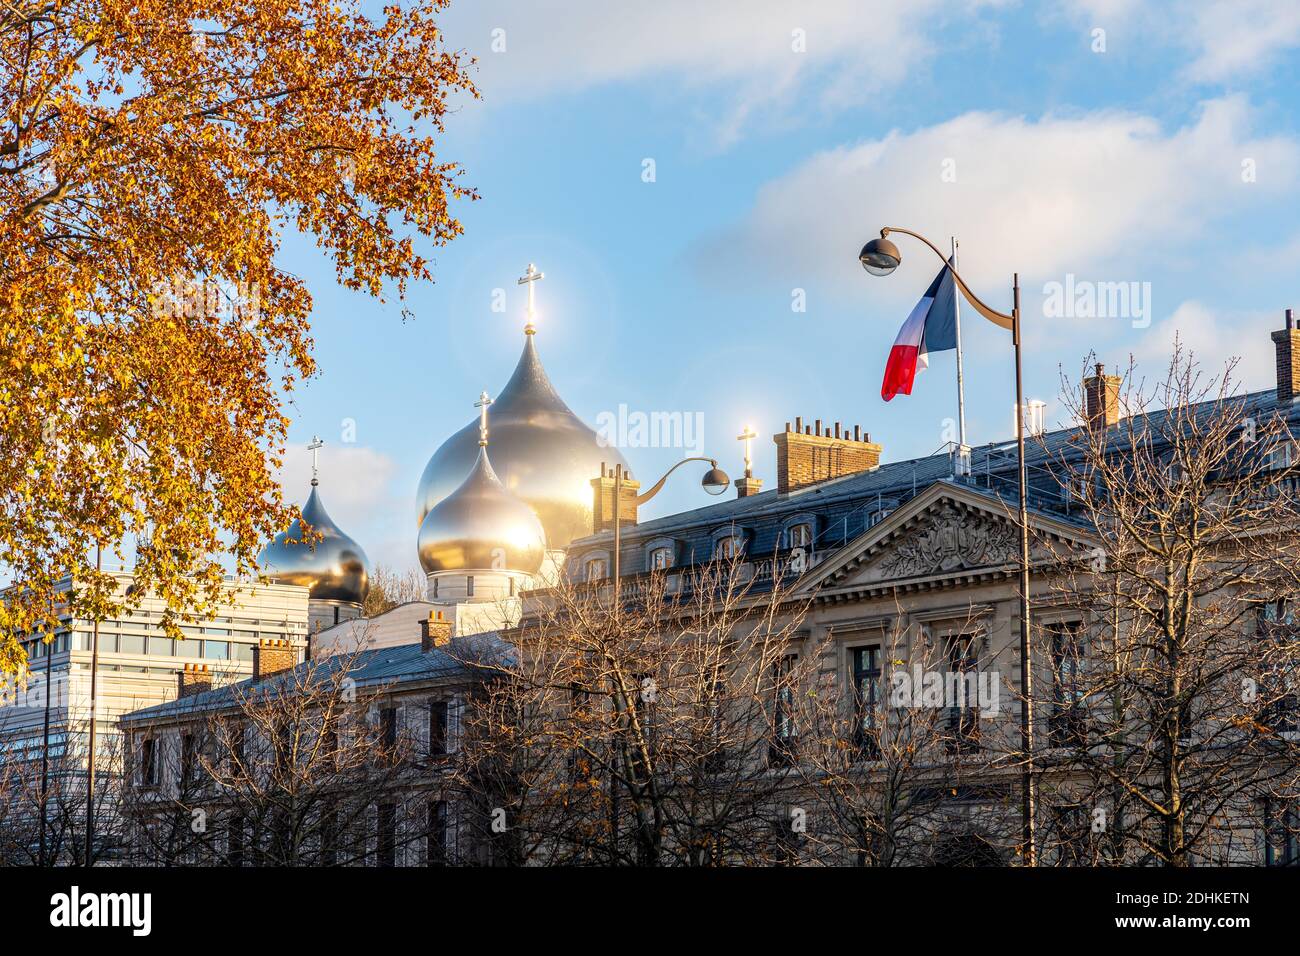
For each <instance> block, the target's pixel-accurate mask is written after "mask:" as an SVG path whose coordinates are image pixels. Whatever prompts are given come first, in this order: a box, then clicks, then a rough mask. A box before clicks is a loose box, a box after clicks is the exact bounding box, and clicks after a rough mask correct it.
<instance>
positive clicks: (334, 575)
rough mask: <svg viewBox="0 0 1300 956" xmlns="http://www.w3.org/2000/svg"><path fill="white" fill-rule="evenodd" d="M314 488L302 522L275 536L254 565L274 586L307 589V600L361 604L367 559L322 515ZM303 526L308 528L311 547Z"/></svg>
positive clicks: (367, 583) (367, 574)
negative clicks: (280, 585) (304, 522)
mask: <svg viewBox="0 0 1300 956" xmlns="http://www.w3.org/2000/svg"><path fill="white" fill-rule="evenodd" d="M317 484H318V482H317V481H316V479H315V478H313V479H312V482H311V486H312V487H311V496H310V497H309V498H308V499H307V504H306V505H304V506H303V509H302V519H299V520H295V521H294V522H293V524H291V525H289V528H288V530H286V531H281V532H280V533H279V534H277V535H276V536H275V538H274V540H272V541H271V543H270V544H268V545H267V546H266V547H265V548H263V549H262V553H261V554H259V555H258V556H257V564H258V566H259V567H260V568H262V569H263V573H264V574H265V576H266V577H267V578H270V579H271V580H273V581H276V582H278V583H280V584H298V585H302V586H303V587H307V588H310V589H311V593H310V597H311V599H312V600H316V601H347V602H351V603H354V604H360V603H361V602H362V601H364V600H365V598H366V592H367V591H369V590H370V559H369V558H367V557H366V553H365V552H364V551H363V550H361V545H359V544H357V543H356V542H355V541H353V540H352V539H351V538H349V537H348V536H347V535H346V534H344V533H343V532H342V531H341V530H340V529H339V526H338V525H336V524H335V523H334V519H333V518H331V517H330V516H329V514H328V513H327V512H326V511H325V506H324V505H323V504H321V500H320V494H319V493H318V492H317V490H316V486H317ZM303 521H306V523H307V524H308V525H310V526H311V532H312V540H310V541H309V540H307V539H306V532H304V530H303V527H302V525H303ZM317 534H319V535H321V537H320V538H319V539H317V538H315V535H317Z"/></svg>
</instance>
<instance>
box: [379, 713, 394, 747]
mask: <svg viewBox="0 0 1300 956" xmlns="http://www.w3.org/2000/svg"><path fill="white" fill-rule="evenodd" d="M379 728H380V731H379V732H380V739H381V740H382V741H383V744H384V746H385V747H387V748H389V750H390V751H391V750H392V748H394V747H396V746H397V708H396V707H385V708H384V709H383V710H381V711H380V712H379Z"/></svg>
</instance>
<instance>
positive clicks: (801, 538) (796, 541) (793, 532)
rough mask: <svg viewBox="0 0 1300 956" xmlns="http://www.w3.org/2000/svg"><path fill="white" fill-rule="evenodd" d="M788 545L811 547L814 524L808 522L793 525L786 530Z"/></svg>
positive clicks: (790, 546) (791, 546)
mask: <svg viewBox="0 0 1300 956" xmlns="http://www.w3.org/2000/svg"><path fill="white" fill-rule="evenodd" d="M785 543H786V547H789V548H811V547H812V543H813V536H812V525H810V524H808V523H807V522H801V523H799V524H795V525H791V526H790V527H789V528H787V529H786V532H785Z"/></svg>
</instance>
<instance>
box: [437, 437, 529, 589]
mask: <svg viewBox="0 0 1300 956" xmlns="http://www.w3.org/2000/svg"><path fill="white" fill-rule="evenodd" d="M495 430H496V429H495V426H494V428H493V431H494V432H495ZM493 447H495V443H494V445H493ZM419 550H420V566H421V567H423V568H424V570H425V571H427V572H429V573H430V574H432V573H434V572H436V571H522V572H524V573H525V574H536V573H537V571H538V569H539V568H541V566H542V559H543V557H544V556H545V553H546V534H545V532H544V531H543V529H542V523H541V521H539V520H538V518H537V515H536V514H535V513H534V512H533V509H532V508H530V507H528V505H526V504H524V502H523V501H521V500H520V499H519V498H517V497H515V496H514V495H512V494H511V493H510V492H508V491H507V490H506V489H505V486H504V485H503V484H502V483H501V480H500V479H499V478H498V477H497V475H496V472H495V471H493V470H492V463H491V462H490V461H489V460H488V456H487V447H486V445H483V444H481V445H479V446H478V458H477V459H476V460H475V462H474V466H473V468H471V469H470V472H469V477H467V478H466V479H465V480H464V481H463V482H461V484H460V487H459V488H457V489H456V490H455V491H453V492H452V493H451V494H449V495H447V497H445V498H443V499H442V500H441V501H439V502H438V503H437V504H436V505H434V506H433V508H432V509H431V510H430V511H429V513H428V514H426V515H425V516H424V520H423V521H422V522H421V523H420V537H419Z"/></svg>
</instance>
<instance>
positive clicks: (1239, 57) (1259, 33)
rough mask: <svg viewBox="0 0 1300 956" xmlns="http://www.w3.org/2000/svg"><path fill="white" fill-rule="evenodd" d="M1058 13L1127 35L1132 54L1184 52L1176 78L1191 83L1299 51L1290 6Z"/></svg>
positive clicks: (1242, 0)
mask: <svg viewBox="0 0 1300 956" xmlns="http://www.w3.org/2000/svg"><path fill="white" fill-rule="evenodd" d="M1063 8H1064V10H1065V11H1066V12H1067V14H1068V15H1070V16H1071V17H1072V18H1073V19H1074V20H1075V22H1077V23H1080V24H1083V25H1086V26H1090V27H1091V26H1102V27H1106V28H1107V29H1110V30H1112V31H1113V30H1115V29H1124V30H1127V31H1129V32H1130V33H1131V34H1132V39H1133V43H1132V44H1131V46H1132V47H1133V48H1135V49H1136V48H1137V47H1138V46H1139V44H1142V45H1150V44H1152V43H1155V44H1159V43H1165V42H1168V43H1172V44H1174V45H1175V46H1178V47H1181V48H1183V49H1185V50H1188V51H1189V52H1190V53H1191V54H1192V57H1193V59H1192V61H1191V62H1190V63H1189V64H1188V65H1187V66H1186V67H1185V68H1184V70H1183V71H1182V73H1183V76H1184V78H1186V79H1187V80H1190V81H1192V82H1196V83H1224V82H1227V81H1230V80H1234V79H1239V78H1242V77H1246V76H1251V75H1257V74H1259V73H1261V72H1263V71H1264V70H1267V69H1269V68H1270V67H1272V66H1273V65H1274V64H1275V63H1276V62H1277V61H1278V59H1279V58H1280V57H1281V56H1282V55H1283V54H1284V53H1286V52H1287V51H1288V50H1291V49H1293V48H1294V47H1296V46H1300V5H1297V4H1296V2H1295V0H1179V2H1176V3H1168V2H1166V3H1153V2H1147V3H1136V2H1134V0H1065V2H1064V3H1063Z"/></svg>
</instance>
